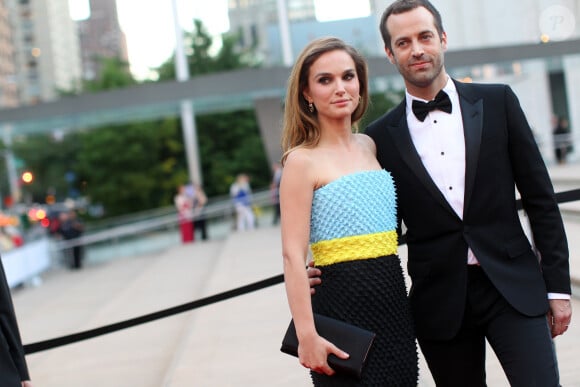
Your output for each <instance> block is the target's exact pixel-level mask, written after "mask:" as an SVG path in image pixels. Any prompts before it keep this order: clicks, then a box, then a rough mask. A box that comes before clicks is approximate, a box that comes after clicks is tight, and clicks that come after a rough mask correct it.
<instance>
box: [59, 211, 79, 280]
mask: <svg viewBox="0 0 580 387" xmlns="http://www.w3.org/2000/svg"><path fill="white" fill-rule="evenodd" d="M83 231H84V226H83V224H82V222H81V221H80V220H79V219H78V217H77V213H76V211H74V210H68V211H63V212H61V213H60V214H59V222H58V228H57V230H56V234H57V235H60V237H61V238H62V239H63V240H65V241H70V240H73V239H76V238H80V237H81V236H82V234H83ZM65 256H66V257H67V259H68V260H69V261H70V267H71V268H72V269H74V270H78V269H80V268H81V267H82V265H83V246H82V245H81V244H75V245H74V246H73V247H70V248H67V249H65Z"/></svg>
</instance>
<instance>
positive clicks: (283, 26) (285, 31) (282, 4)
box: [277, 0, 294, 67]
mask: <svg viewBox="0 0 580 387" xmlns="http://www.w3.org/2000/svg"><path fill="white" fill-rule="evenodd" d="M277 3H278V28H280V44H281V45H282V57H283V60H284V65H285V66H288V67H290V66H292V63H293V62H294V58H293V56H294V55H293V54H292V39H291V38H290V23H289V21H288V9H287V7H286V0H277Z"/></svg>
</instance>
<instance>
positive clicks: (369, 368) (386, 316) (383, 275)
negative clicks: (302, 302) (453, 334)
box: [311, 255, 418, 387]
mask: <svg viewBox="0 0 580 387" xmlns="http://www.w3.org/2000/svg"><path fill="white" fill-rule="evenodd" d="M320 269H321V271H322V276H321V279H322V284H321V285H319V286H317V287H316V293H315V294H314V296H313V297H312V303H313V310H314V312H316V313H320V314H323V315H326V316H330V317H334V318H337V319H339V320H343V321H346V322H349V323H351V324H354V325H357V326H360V327H362V328H365V329H368V330H371V331H373V332H375V333H376V334H377V337H376V339H375V342H374V343H373V346H372V347H371V351H370V353H369V357H368V360H367V363H366V365H365V368H364V370H363V374H362V378H361V380H357V379H355V378H352V377H348V376H343V375H338V374H335V375H333V376H327V375H321V374H318V373H315V372H311V376H312V381H313V382H314V385H315V386H332V387H337V386H388V387H416V386H417V379H418V357H417V346H416V342H415V333H414V329H413V322H412V318H411V311H410V307H409V300H408V298H407V291H406V287H405V280H404V276H403V270H402V269H401V264H400V261H399V258H398V257H397V256H394V255H391V256H387V257H381V258H376V259H364V260H356V261H349V262H341V263H337V264H333V265H329V266H323V267H321V268H320Z"/></svg>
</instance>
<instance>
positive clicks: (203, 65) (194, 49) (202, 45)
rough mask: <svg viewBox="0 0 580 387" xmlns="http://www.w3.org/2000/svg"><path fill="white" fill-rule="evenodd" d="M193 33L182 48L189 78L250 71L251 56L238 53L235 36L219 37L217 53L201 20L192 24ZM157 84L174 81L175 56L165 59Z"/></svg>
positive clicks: (186, 36)
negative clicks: (226, 72)
mask: <svg viewBox="0 0 580 387" xmlns="http://www.w3.org/2000/svg"><path fill="white" fill-rule="evenodd" d="M193 25H194V30H193V32H186V33H185V35H184V41H185V42H187V43H188V44H189V46H188V47H186V53H187V63H188V69H189V74H190V76H196V75H202V74H209V73H216V72H221V71H229V70H234V69H239V68H247V67H254V66H256V65H257V64H256V63H254V62H253V60H252V55H251V53H247V52H246V53H244V52H238V50H237V48H236V42H237V41H238V38H237V36H236V35H232V34H224V35H222V39H221V40H222V41H221V46H220V48H219V50H218V51H217V53H215V54H214V53H212V51H213V50H214V41H213V38H212V36H211V35H209V33H208V32H207V30H206V28H205V27H204V25H203V23H202V22H201V20H197V19H195V20H194V21H193ZM157 73H158V74H159V80H173V79H175V75H176V74H175V56H172V57H171V58H169V59H168V60H167V61H166V62H165V63H163V64H162V65H161V66H160V67H159V68H158V69H157Z"/></svg>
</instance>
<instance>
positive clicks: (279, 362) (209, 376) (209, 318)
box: [13, 165, 580, 387]
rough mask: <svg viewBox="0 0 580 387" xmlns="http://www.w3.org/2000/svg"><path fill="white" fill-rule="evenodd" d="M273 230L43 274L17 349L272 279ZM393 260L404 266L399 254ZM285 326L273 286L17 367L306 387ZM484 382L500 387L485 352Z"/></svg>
mask: <svg viewBox="0 0 580 387" xmlns="http://www.w3.org/2000/svg"><path fill="white" fill-rule="evenodd" d="M564 167H566V168H569V169H568V170H567V172H565V171H564ZM578 167H579V166H577V165H576V166H570V167H568V166H563V167H562V168H560V167H558V168H554V169H553V170H552V171H553V176H555V173H556V172H557V173H562V175H563V176H562V179H561V180H562V181H560V180H557V179H555V180H556V186H557V187H559V186H561V185H562V186H563V185H566V184H568V183H569V182H570V180H572V178H570V176H572V177H574V178H575V177H580V168H578ZM576 172H578V173H577V174H576ZM566 176H568V177H566ZM570 184H571V183H570ZM578 187H580V184H578V185H577V186H576V187H570V188H578ZM579 225H580V222H578V221H575V222H569V221H566V227H567V231H568V235H569V237H570V238H569V239H570V242H571V251H572V252H573V254H572V258H571V268H572V272H573V273H574V275H578V277H577V278H578V279H580V245H577V241H576V240H577V239H578V238H574V237H573V236H576V235H580V234H579V232H580V229H579V227H580V226H579ZM279 233H280V230H279V229H278V228H274V227H273V228H267V227H264V228H260V229H258V230H255V231H251V232H245V233H234V234H232V235H230V236H229V237H228V238H227V239H225V240H222V241H209V242H202V243H195V244H191V245H186V246H182V245H177V246H175V247H173V248H170V249H167V250H165V251H163V252H161V253H158V254H155V255H147V254H141V255H139V256H136V257H132V258H122V259H118V260H114V261H109V262H99V263H98V264H93V265H89V266H87V267H86V268H85V269H83V270H81V271H79V272H70V271H66V270H60V269H59V270H55V271H53V272H51V273H48V274H47V275H46V276H45V277H44V282H43V284H42V285H41V286H39V287H36V288H24V289H18V290H16V291H15V292H14V295H13V297H14V302H15V307H16V310H17V314H18V319H19V324H20V327H21V333H22V336H23V340H24V342H25V343H31V342H35V341H39V340H43V339H47V338H53V337H57V336H61V335H65V334H69V333H73V332H78V331H82V330H85V329H90V328H94V327H98V326H102V325H104V324H109V323H113V322H117V321H121V320H124V319H128V318H131V317H135V316H139V315H142V314H146V313H150V312H153V311H156V310H159V309H164V308H167V307H170V306H174V305H178V304H182V303H185V302H188V301H191V300H195V299H199V298H202V297H205V296H208V295H212V294H216V293H219V292H222V291H225V290H230V289H232V288H235V287H238V286H241V285H245V284H248V283H251V282H255V281H258V280H261V279H264V278H267V277H270V276H273V275H277V274H279V273H281V271H282V261H281V246H280V235H279ZM400 255H401V258H402V260H403V261H404V260H405V257H406V249H405V248H402V249H401V251H400ZM574 292H575V294H577V295H578V296H580V293H576V290H574ZM573 308H574V310H575V312H576V314H575V315H574V320H573V321H572V325H571V327H570V330H569V331H568V333H566V335H565V336H563V337H561V338H558V339H556V349H557V353H558V357H559V361H560V369H561V382H562V385H563V386H565V387H580V368H579V367H578V359H579V358H580V317H579V314H578V313H580V299H579V298H576V299H574V300H573ZM289 319H290V314H289V311H288V306H287V303H286V296H285V291H284V286H283V285H282V284H279V285H275V286H272V287H270V288H266V289H263V290H260V291H256V292H254V293H250V294H247V295H244V296H241V297H238V298H235V299H231V300H226V301H222V302H220V303H217V304H214V305H210V306H206V307H203V308H200V309H197V310H194V311H191V312H187V313H183V314H180V315H176V316H173V317H168V318H165V319H162V320H158V321H155V322H151V323H148V324H144V325H142V326H138V327H134V328H131V329H127V330H124V331H119V332H116V333H112V334H109V335H105V336H102V337H98V338H94V339H91V340H87V341H84V342H80V343H76V344H71V345H68V346H64V347H60V348H55V349H52V350H48V351H44V352H40V353H37V354H32V355H29V356H28V362H29V367H30V372H31V375H32V377H33V380H34V381H35V386H36V387H69V386H70V387H73V386H74V387H78V386H82V387H105V386H106V387H117V386H119V387H121V386H122V387H126V386H129V385H131V386H139V387H181V386H183V387H191V386H195V387H198V386H199V387H213V386H216V387H227V386H236V387H238V386H269V387H270V386H280V387H301V386H305V387H306V386H309V385H310V383H309V380H308V376H307V373H306V371H305V370H304V369H302V368H301V367H300V365H299V364H298V362H297V361H296V360H295V359H294V358H292V357H290V356H287V355H284V354H282V353H281V352H280V351H279V347H280V340H281V338H282V335H283V333H284V330H285V328H286V326H287V323H288V321H289ZM420 367H421V379H420V382H419V386H420V387H432V386H434V383H433V381H432V379H431V378H430V375H429V372H428V370H427V369H426V367H425V364H424V362H423V360H422V359H421V363H420ZM488 385H489V386H490V387H502V386H507V385H508V384H507V382H506V380H505V377H504V376H503V372H502V371H501V368H500V367H499V365H498V362H497V360H496V359H495V356H494V355H493V352H491V351H490V352H489V353H488Z"/></svg>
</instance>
